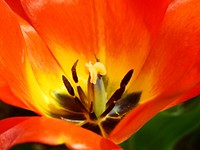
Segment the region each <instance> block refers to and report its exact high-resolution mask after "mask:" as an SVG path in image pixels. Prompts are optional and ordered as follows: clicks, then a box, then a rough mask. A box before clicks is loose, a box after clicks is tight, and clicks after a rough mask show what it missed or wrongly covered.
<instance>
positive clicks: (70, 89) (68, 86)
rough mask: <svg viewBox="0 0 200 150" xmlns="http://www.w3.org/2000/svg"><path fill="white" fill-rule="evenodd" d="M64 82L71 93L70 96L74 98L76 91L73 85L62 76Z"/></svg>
mask: <svg viewBox="0 0 200 150" xmlns="http://www.w3.org/2000/svg"><path fill="white" fill-rule="evenodd" d="M62 80H63V83H64V85H65V87H66V89H67V91H68V92H69V94H70V95H71V96H74V95H75V94H74V89H73V87H72V85H71V84H70V82H69V81H68V79H67V78H66V77H65V76H64V75H62Z"/></svg>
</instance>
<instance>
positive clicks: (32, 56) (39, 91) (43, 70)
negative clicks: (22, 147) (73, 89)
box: [19, 18, 67, 113]
mask: <svg viewBox="0 0 200 150" xmlns="http://www.w3.org/2000/svg"><path fill="white" fill-rule="evenodd" d="M19 21H20V25H21V30H22V33H23V36H24V40H25V44H26V55H25V56H26V57H25V59H26V61H25V62H26V66H25V76H26V77H25V79H24V80H25V81H26V84H27V89H28V91H29V93H30V97H29V99H28V102H29V103H31V104H32V105H34V106H35V107H36V108H37V109H38V110H39V111H40V112H42V113H48V112H49V111H53V110H51V109H52V108H51V107H50V105H51V106H54V109H56V107H57V109H61V108H60V107H59V104H58V103H57V102H56V97H55V95H54V93H57V92H59V93H60V92H63V91H66V89H65V86H64V84H63V82H62V75H64V74H65V73H64V72H63V71H62V68H61V67H60V66H59V64H58V63H57V61H56V60H55V58H54V56H53V55H52V53H51V52H50V51H49V49H48V47H47V46H46V44H45V43H44V42H43V41H42V39H41V37H40V36H39V35H38V33H37V32H36V31H35V29H34V28H33V27H32V26H30V25H29V24H28V23H27V22H25V21H24V20H22V19H20V18H19ZM66 76H67V75H66ZM55 111H56V110H55Z"/></svg>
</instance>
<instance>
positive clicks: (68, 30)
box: [21, 0, 168, 87]
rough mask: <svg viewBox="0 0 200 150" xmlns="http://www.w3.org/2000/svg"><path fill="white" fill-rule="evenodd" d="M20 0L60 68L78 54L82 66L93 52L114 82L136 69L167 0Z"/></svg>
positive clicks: (147, 48)
mask: <svg viewBox="0 0 200 150" xmlns="http://www.w3.org/2000/svg"><path fill="white" fill-rule="evenodd" d="M21 1H22V5H23V7H24V9H25V11H26V13H27V15H28V16H29V18H30V20H31V22H32V24H33V25H34V27H35V28H36V30H37V31H38V32H39V34H40V35H41V36H42V38H43V39H44V40H45V42H46V43H47V44H48V46H49V47H50V49H51V51H52V53H53V54H54V56H55V57H56V58H57V60H58V62H59V63H60V64H61V66H62V68H64V69H66V70H67V68H69V66H70V67H71V66H72V65H73V63H74V62H75V61H76V60H77V59H79V60H81V61H79V62H80V66H81V67H82V70H83V67H84V64H85V61H89V60H91V61H95V55H96V56H97V58H99V59H100V61H102V62H103V63H105V64H106V66H107V68H108V69H107V70H108V76H109V77H112V78H111V80H113V82H116V81H119V80H121V79H122V77H123V75H124V74H125V73H126V72H127V71H128V70H129V69H132V68H134V69H135V70H137V71H136V72H139V70H140V68H141V66H142V65H143V62H144V60H145V58H146V56H147V55H148V52H149V45H150V40H151V37H152V35H154V34H155V32H156V29H158V27H159V25H160V22H161V21H162V18H163V15H164V13H165V10H166V8H167V5H168V0H159V1H158V0H153V1H149V0H143V1H141V0H125V1H124V0H116V1H114V2H113V1H112V2H111V1H101V0H97V1H84V0H78V1H47V0H43V1H36V0H21ZM55 20H56V21H55ZM115 66H118V67H115ZM78 70H81V69H78ZM116 74H117V75H116ZM135 75H136V74H135ZM81 76H83V77H84V78H86V77H85V76H84V73H83V74H81ZM110 82H112V81H110ZM119 82H120V81H119ZM111 84H112V83H111ZM113 84H114V83H113ZM117 84H118V82H117ZM111 87H112V85H111Z"/></svg>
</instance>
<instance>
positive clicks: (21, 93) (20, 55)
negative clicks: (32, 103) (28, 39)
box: [0, 1, 29, 107]
mask: <svg viewBox="0 0 200 150" xmlns="http://www.w3.org/2000/svg"><path fill="white" fill-rule="evenodd" d="M0 14H1V16H0V22H1V24H0V28H1V30H0V41H1V42H0V73H1V76H2V79H3V80H4V82H5V83H4V85H1V86H2V87H1V88H3V87H6V88H8V90H9V91H11V92H12V93H14V95H15V97H18V100H20V101H23V100H25V99H26V98H27V95H28V93H29V92H28V91H27V88H26V87H27V85H26V83H25V82H24V78H25V74H24V69H25V64H24V50H25V45H24V41H23V36H22V34H21V30H20V26H19V23H18V20H17V18H16V16H15V15H14V13H13V12H12V10H11V9H10V8H9V7H8V6H7V5H6V3H5V2H4V1H0ZM16 85H17V87H16ZM3 90H4V89H3ZM5 92H6V91H5ZM5 96H6V95H5ZM19 97H20V98H19ZM1 98H2V99H3V98H4V97H3V95H1ZM8 103H10V104H12V100H11V99H10V100H9V101H8ZM17 103H18V102H14V100H13V105H18V104H19V105H18V106H19V107H20V106H21V105H20V103H22V102H19V103H18V104H17ZM27 104H28V103H27ZM23 106H24V105H23ZM21 107H22V106H21Z"/></svg>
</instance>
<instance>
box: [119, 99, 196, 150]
mask: <svg viewBox="0 0 200 150" xmlns="http://www.w3.org/2000/svg"><path fill="white" fill-rule="evenodd" d="M189 137H190V138H191V137H192V138H193V140H191V141H190V144H187V143H188V142H185V139H187V141H189V139H188V138H189ZM199 138H200V97H197V98H195V99H193V100H190V101H188V102H185V103H183V104H181V105H178V106H176V107H173V108H171V109H169V110H166V111H164V112H161V113H159V114H158V115H157V116H155V117H154V118H153V119H152V120H150V121H149V122H148V123H147V124H145V125H144V126H143V128H141V129H140V130H139V131H138V132H137V133H135V134H134V136H132V137H131V138H130V139H129V140H127V141H126V142H124V143H122V144H121V146H122V147H123V148H124V149H125V150H129V149H130V150H152V149H153V150H183V149H184V150H191V147H194V146H195V145H194V144H197V143H198V142H197V139H199ZM183 143H186V144H187V147H188V145H190V146H189V147H188V149H186V147H184V148H183ZM180 146H181V147H182V148H180ZM195 147H198V145H196V146H195ZM192 150H193V149H192ZM195 150H196V149H195Z"/></svg>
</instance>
